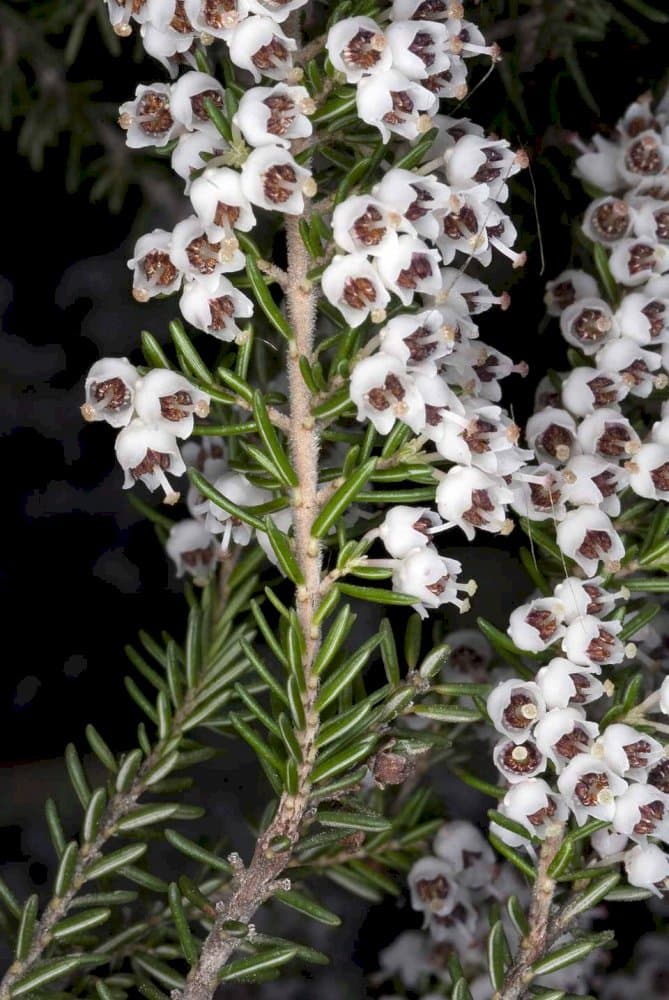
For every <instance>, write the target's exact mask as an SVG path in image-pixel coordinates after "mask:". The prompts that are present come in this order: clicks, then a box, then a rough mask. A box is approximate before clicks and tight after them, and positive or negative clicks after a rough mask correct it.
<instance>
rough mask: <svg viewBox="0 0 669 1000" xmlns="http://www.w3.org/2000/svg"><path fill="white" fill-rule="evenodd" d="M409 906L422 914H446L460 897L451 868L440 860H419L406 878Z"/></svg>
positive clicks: (427, 858) (430, 858)
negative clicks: (409, 896) (409, 899)
mask: <svg viewBox="0 0 669 1000" xmlns="http://www.w3.org/2000/svg"><path fill="white" fill-rule="evenodd" d="M407 881H408V883H409V892H410V893H411V906H412V908H413V909H414V910H419V911H421V912H422V913H426V914H427V913H439V914H447V913H450V912H451V911H452V910H453V907H454V906H455V904H456V902H457V901H458V897H459V895H460V887H459V885H458V882H457V881H456V879H455V871H454V869H453V867H452V866H451V865H450V864H449V863H448V862H447V861H444V860H442V858H434V857H426V858H419V859H418V861H416V862H414V864H413V865H412V867H411V869H410V871H409V874H408V876H407Z"/></svg>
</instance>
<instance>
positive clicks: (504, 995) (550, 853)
mask: <svg viewBox="0 0 669 1000" xmlns="http://www.w3.org/2000/svg"><path fill="white" fill-rule="evenodd" d="M563 837H564V826H562V825H561V826H560V828H559V829H558V830H557V832H556V833H554V834H553V835H552V836H550V837H547V838H546V840H544V842H543V844H542V845H541V851H540V853H539V863H538V865H537V877H536V881H535V883H534V886H533V888H532V901H531V903H530V914H529V927H530V929H529V932H528V934H527V937H525V938H523V940H522V941H521V942H520V947H519V949H518V952H517V953H516V955H515V958H514V961H513V964H512V966H511V968H510V969H509V971H508V972H507V974H506V977H505V979H504V986H503V987H502V989H501V991H500V992H498V993H495V995H494V997H493V1000H522V998H523V997H525V996H526V995H527V990H528V987H529V985H530V983H531V982H532V979H533V975H532V966H533V965H534V963H535V962H536V961H538V960H539V959H540V958H541V957H542V955H543V954H544V953H545V951H546V949H547V948H548V947H549V945H550V939H549V934H548V930H549V920H550V914H551V906H552V903H553V896H554V894H555V880H554V879H552V878H551V877H550V876H549V874H548V869H549V868H550V865H551V862H552V861H553V859H554V857H555V855H556V854H557V852H558V850H559V849H560V846H561V844H562V839H563Z"/></svg>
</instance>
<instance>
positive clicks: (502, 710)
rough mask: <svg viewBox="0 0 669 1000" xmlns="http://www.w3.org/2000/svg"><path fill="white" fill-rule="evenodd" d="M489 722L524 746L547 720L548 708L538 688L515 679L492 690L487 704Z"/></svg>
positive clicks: (528, 682)
mask: <svg viewBox="0 0 669 1000" xmlns="http://www.w3.org/2000/svg"><path fill="white" fill-rule="evenodd" d="M486 707H487V710H488V715H489V716H490V721H491V722H492V724H493V726H494V727H495V729H496V730H497V732H499V733H502V734H503V735H504V736H508V737H509V739H511V740H513V742H514V743H523V742H524V741H525V740H526V739H527V737H528V736H529V734H530V732H531V730H532V728H533V727H534V726H535V725H536V723H537V722H538V721H539V720H540V719H541V718H542V717H543V716H544V714H545V712H546V705H545V703H544V698H543V695H542V693H541V690H540V689H539V686H538V684H535V683H534V681H521V680H519V679H518V678H517V677H512V678H511V679H510V680H508V681H502V682H501V683H500V684H498V685H497V686H496V687H494V688H493V689H492V691H491V692H490V694H489V695H488V700H487V702H486Z"/></svg>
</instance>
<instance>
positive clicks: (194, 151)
mask: <svg viewBox="0 0 669 1000" xmlns="http://www.w3.org/2000/svg"><path fill="white" fill-rule="evenodd" d="M228 148H229V147H228V144H227V142H226V141H225V139H224V138H223V137H222V136H221V134H220V132H219V131H218V129H217V128H216V126H215V125H212V124H211V123H209V124H203V125H201V126H200V127H199V128H198V129H197V130H196V131H195V132H186V133H185V134H184V135H180V136H179V140H178V142H177V144H176V146H175V147H174V149H173V150H172V157H171V160H170V163H171V166H172V170H173V171H174V173H175V174H177V175H178V176H179V177H181V178H182V179H183V181H184V182H185V184H184V193H185V194H189V193H190V190H191V185H192V184H193V182H194V180H196V179H197V178H196V177H194V175H196V174H198V173H200V172H201V171H202V170H204V169H205V167H206V166H207V157H213V156H219V155H221V154H222V153H224V152H225V151H226V150H227V149H228Z"/></svg>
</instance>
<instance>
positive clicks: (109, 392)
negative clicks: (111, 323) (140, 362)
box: [81, 358, 139, 427]
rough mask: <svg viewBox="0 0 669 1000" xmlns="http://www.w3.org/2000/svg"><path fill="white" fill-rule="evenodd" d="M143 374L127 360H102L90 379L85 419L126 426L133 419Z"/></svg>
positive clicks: (88, 381) (94, 366)
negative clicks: (137, 389) (138, 383)
mask: <svg viewBox="0 0 669 1000" xmlns="http://www.w3.org/2000/svg"><path fill="white" fill-rule="evenodd" d="M138 378H139V372H138V371H137V369H136V368H135V366H134V365H131V364H130V362H129V361H128V359H127V358H101V359H100V360H99V361H96V362H95V364H94V365H93V366H92V368H91V370H90V371H89V373H88V375H87V376H86V385H85V393H86V401H85V403H84V405H83V406H82V407H81V415H82V417H83V418H84V420H88V421H89V422H92V421H94V420H106V421H107V423H108V424H111V426H112V427H124V426H125V425H126V424H127V423H129V421H130V419H131V417H132V416H133V409H134V401H135V386H136V384H137V380H138Z"/></svg>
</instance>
